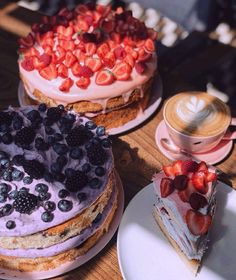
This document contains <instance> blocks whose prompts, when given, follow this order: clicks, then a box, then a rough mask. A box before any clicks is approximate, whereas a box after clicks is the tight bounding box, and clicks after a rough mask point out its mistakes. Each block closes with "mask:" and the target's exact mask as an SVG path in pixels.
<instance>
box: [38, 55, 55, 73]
mask: <svg viewBox="0 0 236 280" xmlns="http://www.w3.org/2000/svg"><path fill="white" fill-rule="evenodd" d="M51 61H52V57H51V55H49V54H46V53H44V54H42V55H40V56H39V57H37V56H34V57H33V64H34V68H35V69H37V70H40V69H43V68H44V67H46V66H48V65H49V64H50V63H51Z"/></svg>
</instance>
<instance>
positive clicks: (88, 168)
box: [82, 163, 91, 173]
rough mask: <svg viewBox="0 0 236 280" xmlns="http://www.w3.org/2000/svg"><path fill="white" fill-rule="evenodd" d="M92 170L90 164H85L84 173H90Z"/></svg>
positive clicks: (83, 166)
mask: <svg viewBox="0 0 236 280" xmlns="http://www.w3.org/2000/svg"><path fill="white" fill-rule="evenodd" d="M90 170H91V165H90V164H89V163H85V164H84V165H82V171H83V172H84V173H88V172H89V171H90Z"/></svg>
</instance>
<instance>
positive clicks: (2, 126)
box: [0, 123, 10, 132]
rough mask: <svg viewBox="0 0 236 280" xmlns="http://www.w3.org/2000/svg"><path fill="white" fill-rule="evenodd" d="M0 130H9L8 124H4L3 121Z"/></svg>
mask: <svg viewBox="0 0 236 280" xmlns="http://www.w3.org/2000/svg"><path fill="white" fill-rule="evenodd" d="M0 131H1V132H9V131H10V128H9V126H8V125H6V124H5V123H4V124H1V125H0Z"/></svg>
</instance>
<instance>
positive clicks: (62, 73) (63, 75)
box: [57, 63, 68, 78]
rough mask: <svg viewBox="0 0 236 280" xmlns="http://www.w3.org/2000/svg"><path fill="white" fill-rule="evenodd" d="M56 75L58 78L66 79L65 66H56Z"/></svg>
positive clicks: (66, 71)
mask: <svg viewBox="0 0 236 280" xmlns="http://www.w3.org/2000/svg"><path fill="white" fill-rule="evenodd" d="M57 73H58V76H59V77H61V78H67V77H68V69H67V67H66V66H65V64H63V63H62V64H60V65H59V66H58V68H57Z"/></svg>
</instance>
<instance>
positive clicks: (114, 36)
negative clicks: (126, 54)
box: [110, 32, 121, 44]
mask: <svg viewBox="0 0 236 280" xmlns="http://www.w3.org/2000/svg"><path fill="white" fill-rule="evenodd" d="M110 37H111V39H112V40H113V41H114V42H116V43H117V44H120V43H121V36H120V34H119V33H117V32H111V34H110Z"/></svg>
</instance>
